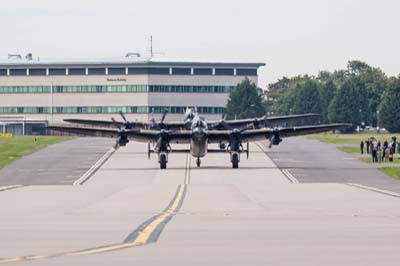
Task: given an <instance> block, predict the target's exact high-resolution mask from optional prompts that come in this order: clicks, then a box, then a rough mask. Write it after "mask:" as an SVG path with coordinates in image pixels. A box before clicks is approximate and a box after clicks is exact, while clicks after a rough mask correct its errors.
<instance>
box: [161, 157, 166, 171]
mask: <svg viewBox="0 0 400 266" xmlns="http://www.w3.org/2000/svg"><path fill="white" fill-rule="evenodd" d="M166 168H167V156H166V155H165V154H161V155H160V169H166Z"/></svg>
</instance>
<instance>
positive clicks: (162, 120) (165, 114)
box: [160, 109, 168, 124]
mask: <svg viewBox="0 0 400 266" xmlns="http://www.w3.org/2000/svg"><path fill="white" fill-rule="evenodd" d="M167 113H168V110H167V109H165V110H164V112H163V115H162V118H161V122H160V124H164V119H165V117H166V116H167Z"/></svg>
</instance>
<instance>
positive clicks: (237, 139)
mask: <svg viewBox="0 0 400 266" xmlns="http://www.w3.org/2000/svg"><path fill="white" fill-rule="evenodd" d="M251 128H253V125H247V126H246V127H245V128H242V129H238V128H234V129H233V130H231V132H230V134H229V145H228V147H229V148H230V149H231V150H233V151H239V150H240V148H243V147H242V133H243V132H245V131H246V130H249V129H251Z"/></svg>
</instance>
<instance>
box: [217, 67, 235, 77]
mask: <svg viewBox="0 0 400 266" xmlns="http://www.w3.org/2000/svg"><path fill="white" fill-rule="evenodd" d="M215 75H217V76H233V68H216V69H215Z"/></svg>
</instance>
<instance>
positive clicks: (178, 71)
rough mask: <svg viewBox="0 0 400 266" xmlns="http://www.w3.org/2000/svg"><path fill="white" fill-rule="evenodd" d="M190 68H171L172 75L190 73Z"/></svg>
mask: <svg viewBox="0 0 400 266" xmlns="http://www.w3.org/2000/svg"><path fill="white" fill-rule="evenodd" d="M190 74H191V69H190V68H172V75H190Z"/></svg>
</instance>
